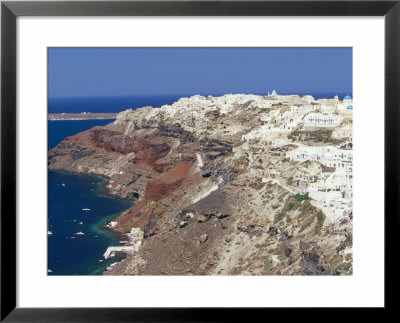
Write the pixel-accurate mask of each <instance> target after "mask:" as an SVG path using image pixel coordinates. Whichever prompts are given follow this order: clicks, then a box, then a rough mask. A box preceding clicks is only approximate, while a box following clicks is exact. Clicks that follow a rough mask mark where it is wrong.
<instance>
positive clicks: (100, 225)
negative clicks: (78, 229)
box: [47, 169, 133, 276]
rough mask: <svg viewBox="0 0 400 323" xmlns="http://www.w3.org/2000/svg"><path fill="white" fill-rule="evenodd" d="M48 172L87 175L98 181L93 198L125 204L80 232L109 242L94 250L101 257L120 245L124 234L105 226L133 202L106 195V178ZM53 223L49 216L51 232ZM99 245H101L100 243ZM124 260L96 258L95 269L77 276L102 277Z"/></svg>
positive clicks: (68, 173) (57, 171)
mask: <svg viewBox="0 0 400 323" xmlns="http://www.w3.org/2000/svg"><path fill="white" fill-rule="evenodd" d="M48 172H49V173H55V174H60V175H63V176H71V177H76V176H78V177H79V176H81V175H83V176H85V175H89V176H91V177H93V178H96V179H97V180H98V181H99V182H98V183H97V185H96V186H97V187H95V188H94V189H93V190H92V191H93V193H92V194H93V197H95V198H101V199H110V200H114V201H116V200H117V201H120V202H122V203H123V204H126V206H125V207H123V210H121V211H118V212H114V213H110V214H106V215H101V216H98V218H95V219H94V222H92V223H88V224H86V226H85V227H84V228H82V231H85V232H86V235H89V236H91V235H93V234H94V235H95V236H97V237H99V241H104V239H106V240H110V242H108V243H106V245H105V246H102V245H99V246H98V248H96V249H98V252H99V254H101V255H103V253H104V252H105V251H106V249H107V248H108V247H109V246H112V245H120V244H119V242H120V241H122V240H125V237H126V234H124V233H123V232H121V231H118V230H114V229H112V228H110V227H109V226H107V224H108V223H109V222H110V221H113V220H114V219H115V218H117V217H118V216H119V215H120V214H121V213H123V212H124V211H126V210H127V209H129V208H130V207H131V206H132V205H133V202H132V201H130V200H128V199H123V198H120V197H115V196H113V195H110V194H107V190H106V189H105V185H106V183H107V177H105V176H102V175H98V174H82V173H75V172H70V171H66V170H53V169H48ZM90 181H91V180H90ZM65 183H66V184H67V186H69V185H68V183H67V181H65ZM48 189H49V188H48ZM92 211H93V209H92ZM49 214H50V210H49ZM53 221H55V219H51V218H50V216H49V220H48V223H47V227H48V230H49V229H50V228H51V229H52V230H53V228H54V225H49V224H50V223H53ZM78 221H79V220H78ZM84 222H85V223H86V221H84ZM48 243H50V242H48ZM100 244H101V242H100ZM82 248H85V245H83V246H82ZM125 258H126V254H125V253H116V254H115V256H114V257H112V258H110V259H109V260H108V262H107V260H106V259H103V258H102V257H101V258H97V257H96V264H97V267H95V268H93V267H91V269H89V271H88V272H86V273H84V274H79V275H99V276H101V275H103V273H104V272H106V271H107V270H108V268H109V266H110V265H111V264H114V263H119V262H120V261H122V260H123V259H125ZM99 260H103V261H101V262H99ZM104 266H105V267H104ZM49 269H50V268H49ZM52 275H60V274H58V273H57V272H53V274H52ZM61 275H64V274H61Z"/></svg>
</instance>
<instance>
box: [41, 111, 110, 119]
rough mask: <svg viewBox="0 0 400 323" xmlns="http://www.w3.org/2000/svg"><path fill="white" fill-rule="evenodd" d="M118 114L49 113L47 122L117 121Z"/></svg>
mask: <svg viewBox="0 0 400 323" xmlns="http://www.w3.org/2000/svg"><path fill="white" fill-rule="evenodd" d="M116 116H117V113H92V112H83V113H48V114H47V120H49V121H60V120H102V119H115V118H116Z"/></svg>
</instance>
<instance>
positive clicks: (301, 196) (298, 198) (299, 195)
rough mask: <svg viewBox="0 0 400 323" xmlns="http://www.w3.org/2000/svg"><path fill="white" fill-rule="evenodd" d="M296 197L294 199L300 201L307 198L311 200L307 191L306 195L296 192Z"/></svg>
mask: <svg viewBox="0 0 400 323" xmlns="http://www.w3.org/2000/svg"><path fill="white" fill-rule="evenodd" d="M293 197H294V199H295V200H296V201H299V202H301V201H305V200H309V199H310V198H309V197H308V193H306V194H304V195H301V194H298V193H297V194H296V195H294V196H293Z"/></svg>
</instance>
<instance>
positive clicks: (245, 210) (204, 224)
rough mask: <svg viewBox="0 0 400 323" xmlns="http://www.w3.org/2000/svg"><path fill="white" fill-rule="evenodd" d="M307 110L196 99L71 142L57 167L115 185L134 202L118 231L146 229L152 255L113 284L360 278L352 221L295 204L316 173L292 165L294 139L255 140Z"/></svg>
mask: <svg viewBox="0 0 400 323" xmlns="http://www.w3.org/2000/svg"><path fill="white" fill-rule="evenodd" d="M305 104H306V103H304V102H303V101H302V99H301V98H299V97H294V96H291V97H287V98H285V97H280V98H271V97H258V96H252V95H247V96H246V95H228V96H223V97H220V98H214V97H208V98H205V97H200V96H195V97H192V98H186V99H181V100H180V101H178V102H177V103H175V104H174V105H172V106H163V107H161V108H151V107H145V108H141V109H137V110H135V111H132V110H127V111H123V112H121V113H119V114H118V115H117V118H116V120H115V121H114V122H112V123H110V124H108V125H106V126H104V127H94V128H92V129H90V130H88V131H85V132H82V133H79V134H76V135H74V136H71V137H68V138H65V139H64V140H63V141H62V142H61V143H59V144H58V145H57V146H56V147H55V148H54V149H52V150H51V151H50V152H49V155H48V167H49V169H56V170H64V171H69V172H74V173H93V174H98V175H102V176H105V177H107V178H108V182H107V184H106V187H105V189H106V192H107V193H108V194H110V195H114V196H118V197H121V198H125V199H130V200H133V201H134V202H135V203H134V205H133V206H132V207H131V208H130V209H128V210H126V211H125V212H123V213H122V214H121V215H120V216H118V218H116V219H115V221H116V222H117V224H116V226H115V227H114V229H115V230H119V231H121V232H122V233H127V232H129V231H130V229H131V228H140V229H141V230H142V231H143V233H144V239H143V241H142V245H141V247H140V248H139V251H137V252H134V253H131V254H128V256H127V258H126V259H125V260H123V261H122V262H120V263H119V264H117V265H116V266H114V267H113V268H112V269H111V270H109V271H107V272H106V273H105V274H114V275H115V274H120V275H139V274H141V275H148V274H150V275H151V274H154V275H161V274H165V275H203V274H207V275H212V274H219V275H238V274H242V275H330V274H333V275H340V274H351V273H352V259H351V256H352V255H351V252H350V251H351V246H352V220H351V219H345V220H342V221H340V222H334V223H332V222H329V221H326V218H325V215H324V214H323V213H322V212H321V210H320V209H318V208H317V207H316V206H314V203H313V201H312V199H310V198H309V197H308V196H306V195H301V194H297V195H296V193H297V191H296V190H295V188H293V187H292V186H291V185H290V180H289V179H290V178H291V177H292V176H293V174H294V173H295V172H296V171H298V169H299V168H303V167H305V165H304V163H302V162H296V161H292V160H290V159H288V158H287V157H286V153H287V151H290V150H292V149H294V148H296V147H297V146H296V143H293V142H292V140H290V139H288V136H290V134H291V132H290V131H289V132H288V131H286V130H285V131H275V132H271V133H268V132H267V133H265V136H264V137H263V138H262V140H260V139H259V138H254V139H248V138H246V135H247V134H249V133H254V131H255V130H257V129H261V128H262V127H264V128H265V127H266V125H267V124H273V125H275V126H276V120H279V119H277V118H279V116H282V115H283V114H284V113H285V111H288V109H290V107H291V106H293V105H297V106H301V105H305ZM317 107H318V105H317V104H315V105H314V106H312V107H311V108H312V109H316V108H317ZM269 117H271V118H272V119H271V120H270V121H267V122H266V121H263V120H268V118H269ZM300 119H301V118H300ZM280 120H281V121H280V122H281V123H282V122H285V121H282V119H280ZM288 122H290V120H289V121H288ZM299 126H301V120H300V124H299ZM303 144H304V142H303ZM310 144H312V145H326V144H327V143H315V142H313V143H310ZM311 164H312V165H311V166H312V167H314V168H315V169H318V170H319V171H321V172H322V171H323V170H322V167H321V165H319V164H318V163H311ZM307 167H310V166H309V165H307ZM266 174H269V175H270V178H271V180H263V179H264V178H265V177H266ZM271 174H278V175H277V176H276V177H275V176H273V175H271Z"/></svg>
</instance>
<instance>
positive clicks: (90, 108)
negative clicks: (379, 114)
mask: <svg viewBox="0 0 400 323" xmlns="http://www.w3.org/2000/svg"><path fill="white" fill-rule="evenodd" d="M194 94H195V93H194ZM194 94H173V95H141V96H104V97H77V98H75V97H71V98H49V99H48V113H63V112H65V113H81V112H120V111H123V110H126V109H130V108H132V109H136V108H140V107H144V106H152V107H160V106H162V105H164V104H172V103H174V102H175V101H178V100H179V98H181V97H189V96H192V95H194ZM200 94H201V95H204V96H208V95H209V94H205V93H200ZM255 94H259V95H266V93H255ZM280 94H293V93H280ZM298 94H299V95H305V94H311V95H312V96H314V98H316V99H321V98H333V97H334V96H335V95H336V94H337V95H338V96H339V98H340V99H342V98H343V97H344V96H346V95H352V94H351V93H298ZM211 95H214V96H220V95H222V94H218V93H214V94H211Z"/></svg>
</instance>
